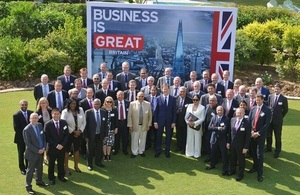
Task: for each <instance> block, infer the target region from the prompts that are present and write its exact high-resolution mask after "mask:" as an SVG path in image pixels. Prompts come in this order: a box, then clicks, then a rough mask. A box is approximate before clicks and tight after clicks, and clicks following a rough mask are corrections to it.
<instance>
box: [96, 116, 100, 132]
mask: <svg viewBox="0 0 300 195" xmlns="http://www.w3.org/2000/svg"><path fill="white" fill-rule="evenodd" d="M96 117H97V126H96V134H100V116H99V111H97V113H96Z"/></svg>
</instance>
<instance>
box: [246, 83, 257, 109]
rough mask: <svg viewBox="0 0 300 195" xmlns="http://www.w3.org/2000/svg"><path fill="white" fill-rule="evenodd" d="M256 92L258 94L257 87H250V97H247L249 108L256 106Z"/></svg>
mask: <svg viewBox="0 0 300 195" xmlns="http://www.w3.org/2000/svg"><path fill="white" fill-rule="evenodd" d="M256 94H257V89H256V87H251V88H249V98H246V99H245V101H246V102H247V105H248V110H251V109H252V108H253V107H254V106H256Z"/></svg>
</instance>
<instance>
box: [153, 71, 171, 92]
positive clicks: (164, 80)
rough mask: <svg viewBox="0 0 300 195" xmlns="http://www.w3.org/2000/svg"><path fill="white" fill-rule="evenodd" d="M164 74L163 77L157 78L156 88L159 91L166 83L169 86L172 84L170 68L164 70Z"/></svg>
mask: <svg viewBox="0 0 300 195" xmlns="http://www.w3.org/2000/svg"><path fill="white" fill-rule="evenodd" d="M164 74H165V76H162V77H159V78H158V81H157V85H156V86H157V87H158V88H159V89H161V88H162V87H163V85H164V84H165V83H167V84H168V85H169V86H171V85H172V83H173V79H174V77H172V76H171V75H172V68H166V69H165V73H164Z"/></svg>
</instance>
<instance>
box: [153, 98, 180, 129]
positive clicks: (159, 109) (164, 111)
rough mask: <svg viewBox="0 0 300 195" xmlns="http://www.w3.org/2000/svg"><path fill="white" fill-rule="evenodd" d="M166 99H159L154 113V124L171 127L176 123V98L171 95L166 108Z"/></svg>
mask: <svg viewBox="0 0 300 195" xmlns="http://www.w3.org/2000/svg"><path fill="white" fill-rule="evenodd" d="M164 102H165V98H164V96H163V95H160V96H158V97H157V106H156V109H155V113H154V123H157V124H158V126H161V125H167V126H171V124H172V123H176V98H175V97H173V96H171V95H169V102H168V105H167V107H166V106H165V103H164Z"/></svg>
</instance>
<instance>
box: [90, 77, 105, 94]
mask: <svg viewBox="0 0 300 195" xmlns="http://www.w3.org/2000/svg"><path fill="white" fill-rule="evenodd" d="M88 87H90V88H92V89H93V91H94V94H95V93H96V91H98V90H99V89H101V87H102V86H101V84H100V77H99V75H98V74H94V75H93V84H91V85H89V86H88Z"/></svg>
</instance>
